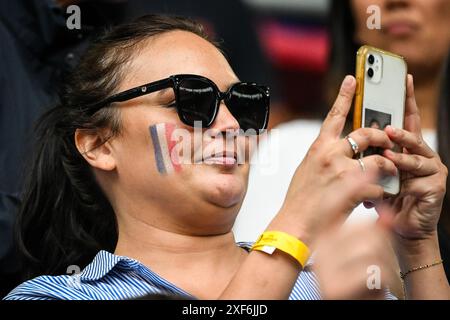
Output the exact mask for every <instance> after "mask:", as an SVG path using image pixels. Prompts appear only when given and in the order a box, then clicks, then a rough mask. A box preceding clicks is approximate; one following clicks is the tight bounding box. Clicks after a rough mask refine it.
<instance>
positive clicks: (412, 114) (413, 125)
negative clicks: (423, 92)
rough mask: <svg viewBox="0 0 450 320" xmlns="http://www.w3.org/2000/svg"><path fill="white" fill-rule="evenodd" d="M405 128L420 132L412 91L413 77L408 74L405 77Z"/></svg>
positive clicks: (417, 111) (418, 117)
mask: <svg viewBox="0 0 450 320" xmlns="http://www.w3.org/2000/svg"><path fill="white" fill-rule="evenodd" d="M404 124H405V129H406V130H408V131H410V132H414V133H416V134H420V132H421V127H420V114H419V108H418V107H417V102H416V96H415V93H414V79H413V76H412V75H410V74H408V76H407V79H406V100H405V121H404Z"/></svg>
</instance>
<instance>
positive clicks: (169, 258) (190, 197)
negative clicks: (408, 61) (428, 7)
mask: <svg viewBox="0 0 450 320" xmlns="http://www.w3.org/2000/svg"><path fill="white" fill-rule="evenodd" d="M354 90H355V80H354V79H353V78H352V77H347V78H346V80H345V81H344V83H343V85H342V88H341V92H340V94H339V96H338V98H337V100H336V102H335V104H334V106H333V108H332V110H331V111H330V113H329V116H328V118H327V120H326V121H325V123H324V125H323V127H322V132H321V134H320V136H319V138H318V140H317V142H316V143H315V144H314V146H313V147H312V148H311V150H310V153H311V159H312V160H311V161H310V162H306V163H303V164H302V165H301V166H300V167H299V170H298V173H297V175H296V176H295V177H294V179H293V181H292V187H291V188H290V190H289V193H288V195H287V197H286V202H285V205H284V206H283V208H282V209H281V210H280V212H279V213H278V214H277V216H276V217H275V218H274V220H273V221H272V222H271V224H270V225H269V226H268V228H267V232H266V233H264V234H263V235H262V236H261V238H260V239H259V240H258V241H257V242H256V243H255V244H254V245H253V246H251V245H250V244H248V243H239V244H237V245H236V243H235V240H234V237H233V233H232V232H231V228H232V226H233V223H234V220H235V218H236V215H237V213H238V211H239V208H240V206H241V203H242V200H243V198H244V195H245V192H246V185H247V179H248V170H249V165H248V161H246V162H245V163H238V161H237V160H238V159H237V156H236V153H237V150H239V149H241V148H242V149H245V150H246V151H248V148H249V146H248V144H249V143H248V142H249V141H248V139H249V136H248V135H245V134H239V135H237V136H236V137H235V139H234V141H235V145H234V147H233V148H232V149H229V147H228V146H224V145H223V142H224V140H223V139H214V138H210V139H206V138H205V139H204V140H205V141H203V142H204V144H207V146H211V145H215V147H216V149H215V150H216V152H215V153H213V154H211V155H210V156H208V157H207V159H202V160H205V161H203V162H202V161H200V162H198V163H191V164H188V163H185V162H182V163H180V162H178V163H177V162H175V161H172V158H171V157H170V156H168V153H167V151H168V150H169V149H171V148H172V147H173V144H172V142H171V140H170V139H168V138H167V137H169V136H170V134H168V131H169V130H172V132H173V131H174V130H175V129H177V130H178V129H181V130H184V131H187V132H190V133H192V132H193V131H194V130H195V129H194V128H193V126H195V125H196V123H199V124H200V125H201V126H202V130H204V131H206V130H212V131H214V132H216V133H217V132H228V131H237V130H238V129H243V130H246V132H247V133H248V132H251V133H253V134H254V133H259V131H260V130H264V129H265V128H266V125H267V120H268V111H269V95H270V93H269V90H268V88H265V87H263V86H259V85H256V84H252V83H242V82H240V81H239V80H238V78H237V77H236V75H235V74H234V72H233V70H232V69H231V67H230V66H229V64H228V62H227V60H226V59H225V58H224V56H223V54H222V53H221V52H220V51H219V50H218V49H217V47H216V46H215V45H214V44H213V43H212V42H210V41H208V40H207V38H206V36H205V34H204V33H203V30H202V29H201V27H200V26H199V25H197V24H195V23H193V22H191V21H189V20H186V19H183V18H175V17H165V16H145V17H142V18H140V19H138V20H136V21H134V22H132V23H129V24H126V25H122V26H119V27H117V28H115V29H113V30H112V31H110V32H109V33H107V34H106V35H104V36H103V37H101V38H100V39H99V40H98V41H97V42H96V43H95V44H94V45H93V46H92V48H91V49H90V50H89V51H88V52H87V53H86V55H85V57H84V58H83V59H82V61H81V62H80V65H79V67H78V68H77V69H76V70H75V71H74V73H73V74H72V75H71V77H70V78H69V79H68V81H67V85H66V89H65V91H64V93H63V95H62V97H61V105H60V106H58V107H56V108H54V109H52V110H50V111H49V112H47V113H46V114H45V115H44V117H43V118H42V119H41V121H40V123H39V125H38V129H39V130H38V134H37V142H36V145H37V148H36V150H35V153H34V158H33V159H32V162H31V166H32V167H31V168H30V172H29V177H28V182H27V187H26V191H25V194H24V197H23V204H22V207H21V209H20V213H19V218H18V245H19V248H20V251H21V253H22V257H23V268H24V272H25V273H26V279H31V280H28V281H26V282H24V283H23V284H21V285H20V286H18V287H17V288H16V289H14V290H13V291H12V292H11V293H10V294H9V295H8V296H7V297H6V299H37V300H39V299H129V298H135V297H139V296H144V295H147V294H151V293H154V294H159V293H163V294H174V295H181V296H186V297H195V298H210V299H216V298H233V299H239V298H251V299H287V298H290V299H316V298H320V297H321V296H320V292H319V289H318V287H317V281H316V279H315V276H314V274H313V272H312V271H311V267H310V265H309V262H308V258H309V256H310V252H311V251H312V250H313V249H314V243H315V242H316V239H317V236H318V234H319V231H320V230H321V229H322V228H325V227H326V226H327V225H329V224H333V223H334V222H335V221H340V220H342V219H343V217H345V215H346V214H347V213H348V212H350V211H351V209H352V208H353V207H354V206H355V205H357V204H358V203H359V202H360V201H362V200H363V199H377V198H379V197H380V196H381V195H382V189H381V188H380V187H379V186H378V185H377V184H376V179H375V178H374V177H375V176H376V175H377V174H379V173H383V174H396V169H395V166H394V165H393V163H392V162H390V161H388V160H386V159H385V158H381V157H379V158H376V157H373V158H370V159H369V158H367V160H366V162H365V172H362V170H361V168H360V164H358V162H357V161H356V160H353V159H352V156H353V150H352V148H351V145H350V144H349V143H348V142H349V141H348V140H346V139H340V138H339V135H340V133H341V131H342V128H343V125H344V121H345V116H346V114H347V113H348V110H349V108H350V104H351V98H352V95H353V92H354ZM411 90H412V88H410V91H409V94H411V95H412V91H411ZM367 133H368V132H365V131H364V130H360V131H358V132H355V133H353V134H352V137H353V139H354V143H357V144H358V146H359V148H360V149H361V150H363V149H365V148H366V147H367V146H368V145H369V144H370V145H377V146H379V147H384V148H390V147H391V146H392V143H391V142H390V140H389V138H388V137H387V135H386V134H385V133H383V132H381V131H380V132H378V130H377V132H372V134H371V135H368V134H367ZM194 148H195V147H194ZM172 150H173V148H172ZM217 150H218V151H217ZM193 151H196V150H193ZM194 154H195V152H194ZM181 156H183V157H185V156H186V155H184V154H182V155H181ZM331 159H333V162H330V160H331ZM184 160H186V157H185V159H184ZM206 160H210V162H209V163H206ZM169 169H170V170H169ZM319 176H320V179H318V178H317V177H319ZM363 185H364V186H366V187H365V188H362V186H363ZM305 186H307V187H306V188H305ZM336 190H339V197H335V195H336V194H337V193H336ZM324 195H325V196H328V200H329V201H323V196H324ZM251 249H253V250H251ZM380 259H381V258H380ZM74 273H75V274H74ZM70 274H72V276H69V275H70Z"/></svg>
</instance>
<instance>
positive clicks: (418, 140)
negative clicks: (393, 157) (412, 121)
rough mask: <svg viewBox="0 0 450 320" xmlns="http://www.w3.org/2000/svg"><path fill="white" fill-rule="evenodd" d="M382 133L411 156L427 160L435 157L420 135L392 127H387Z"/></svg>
mask: <svg viewBox="0 0 450 320" xmlns="http://www.w3.org/2000/svg"><path fill="white" fill-rule="evenodd" d="M384 131H385V132H386V133H387V134H388V136H389V138H390V139H391V140H392V141H394V142H395V143H397V144H398V145H400V146H401V147H404V148H406V149H407V150H408V152H409V153H411V154H417V155H421V156H425V157H427V158H433V157H435V155H436V154H435V153H434V151H433V150H431V148H430V147H429V146H428V145H427V144H426V143H425V141H424V140H423V138H422V135H421V134H416V133H412V132H409V131H407V130H403V129H399V128H394V127H392V126H387V127H386V128H385V129H384Z"/></svg>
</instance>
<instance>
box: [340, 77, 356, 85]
mask: <svg viewBox="0 0 450 320" xmlns="http://www.w3.org/2000/svg"><path fill="white" fill-rule="evenodd" d="M353 81H354V78H353V77H352V76H346V77H345V79H344V81H343V82H342V88H348V87H350V86H351V85H352V84H353Z"/></svg>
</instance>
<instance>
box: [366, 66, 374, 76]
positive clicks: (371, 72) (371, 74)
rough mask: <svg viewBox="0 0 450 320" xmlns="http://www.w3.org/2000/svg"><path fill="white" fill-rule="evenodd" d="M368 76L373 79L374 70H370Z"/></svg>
mask: <svg viewBox="0 0 450 320" xmlns="http://www.w3.org/2000/svg"><path fill="white" fill-rule="evenodd" d="M367 75H368V76H369V78H372V77H373V69H372V68H369V70H367Z"/></svg>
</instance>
